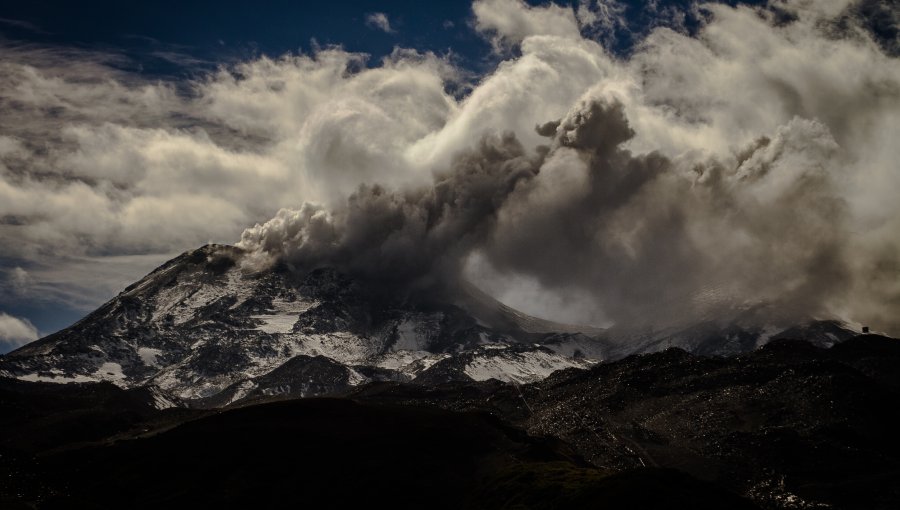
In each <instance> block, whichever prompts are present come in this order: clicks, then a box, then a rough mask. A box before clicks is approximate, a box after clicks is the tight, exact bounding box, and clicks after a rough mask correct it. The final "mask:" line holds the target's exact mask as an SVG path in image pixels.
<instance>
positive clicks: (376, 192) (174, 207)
mask: <svg viewBox="0 0 900 510" xmlns="http://www.w3.org/2000/svg"><path fill="white" fill-rule="evenodd" d="M7 4H9V5H4V6H3V7H0V52H2V56H0V68H2V69H0V352H4V351H8V350H10V349H13V348H15V347H17V346H19V345H22V344H23V343H26V342H28V341H31V340H34V339H36V338H38V337H40V336H42V335H46V334H49V333H51V332H53V331H56V330H58V329H60V328H63V327H65V326H67V325H69V324H71V323H73V322H74V321H76V320H78V319H79V318H80V317H82V316H84V315H85V314H86V313H88V312H90V311H91V310H93V309H95V308H96V307H97V306H99V305H100V304H102V303H103V302H104V301H106V300H108V299H110V298H111V297H113V296H114V295H115V294H117V293H118V292H119V291H121V290H122V289H123V288H124V287H125V286H127V285H128V284H130V283H132V282H133V281H135V280H137V279H139V278H140V277H141V276H143V275H144V274H146V273H147V272H149V271H150V270H152V269H153V268H154V267H156V266H158V265H159V264H161V263H162V262H164V261H165V260H167V259H169V258H171V257H173V256H175V255H177V254H178V253H181V252H184V251H186V250H190V249H193V248H196V247H198V246H200V245H202V244H205V243H208V242H219V243H229V244H234V243H238V242H239V243H240V245H241V246H242V247H244V248H245V249H247V250H248V251H251V252H252V253H255V254H257V256H256V257H253V260H256V261H257V263H258V264H259V265H260V266H261V267H262V266H263V265H265V264H266V263H270V262H271V261H272V260H275V259H281V260H288V261H291V262H292V263H295V264H297V265H298V266H303V265H314V264H336V265H343V266H344V267H345V268H346V269H347V270H349V271H357V272H359V273H360V274H375V273H379V274H384V273H385V272H390V274H391V275H392V278H394V279H395V280H397V281H402V282H405V283H404V285H406V284H408V283H409V282H412V281H420V280H421V279H422V278H423V275H425V274H440V275H443V276H444V277H447V278H460V277H462V278H467V279H470V280H472V281H476V282H478V284H479V285H480V286H481V287H482V288H484V289H485V290H486V291H488V292H490V293H491V294H493V295H495V296H496V297H498V298H500V299H501V300H503V301H504V302H506V303H507V304H510V305H511V306H514V307H517V308H519V309H522V310H523V311H526V312H528V313H532V314H535V315H539V316H542V317H546V318H550V319H555V320H561V321H565V322H585V323H591V324H596V325H609V324H612V323H615V322H617V321H622V320H632V319H633V317H634V316H635V315H643V316H647V315H653V316H664V315H667V314H668V315H678V314H683V313H684V306H685V305H684V303H690V304H691V307H692V308H691V310H693V311H696V310H707V308H704V307H707V303H709V302H715V303H718V304H722V303H728V306H735V304H736V303H737V304H746V303H756V302H779V303H781V306H782V307H784V308H790V309H792V310H796V313H797V315H798V316H816V317H825V316H835V317H840V318H844V319H846V320H851V321H855V322H865V323H866V324H872V325H873V326H874V328H875V329H877V330H883V331H889V332H897V331H898V322H897V321H898V319H896V318H895V317H896V316H897V314H896V312H897V311H898V309H900V279H898V276H900V256H898V244H900V214H898V212H900V211H898V204H900V200H898V199H900V197H898V196H897V195H898V193H900V191H898V190H900V175H898V174H900V171H898V169H897V167H896V164H895V162H896V161H898V160H900V154H898V150H900V149H898V145H897V144H896V143H895V139H896V136H897V133H898V132H900V130H898V128H900V63H898V53H900V37H898V31H897V27H898V11H900V8H898V5H897V3H896V2H894V1H870V0H866V1H850V0H824V1H817V2H811V1H807V0H773V1H770V2H765V1H755V2H727V3H703V4H699V3H696V2H692V1H689V0H678V1H668V2H667V1H663V0H659V1H653V2H623V1H615V0H590V1H588V0H584V1H576V2H568V3H549V2H540V3H539V2H532V3H530V4H529V3H525V2H522V1H520V0H476V1H474V2H438V3H427V2H379V3H373V2H332V3H306V2H237V1H230V2H229V1H224V2H223V1H218V2H190V3H186V2H153V3H147V4H150V5H124V4H122V3H121V2H116V3H113V2H103V1H98V2H82V3H79V4H75V3H72V2H58V1H57V2H47V1H32V2H16V3H7ZM598 140H600V141H598ZM676 304H677V305H676ZM707 311H708V310H707ZM692 313H694V312H692ZM697 313H699V312H697Z"/></svg>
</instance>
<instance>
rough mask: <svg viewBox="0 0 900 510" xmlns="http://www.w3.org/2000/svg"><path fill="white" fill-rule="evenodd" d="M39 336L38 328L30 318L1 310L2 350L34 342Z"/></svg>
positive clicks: (0, 336)
mask: <svg viewBox="0 0 900 510" xmlns="http://www.w3.org/2000/svg"><path fill="white" fill-rule="evenodd" d="M38 337H39V335H38V330H37V328H35V327H34V325H32V324H31V323H30V322H28V319H23V318H19V317H14V316H12V315H9V314H7V313H5V312H0V352H7V351H10V350H12V349H15V348H16V347H19V346H22V345H25V344H27V343H28V342H33V341H35V340H37V339H38Z"/></svg>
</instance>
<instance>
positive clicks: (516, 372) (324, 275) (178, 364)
mask: <svg viewBox="0 0 900 510" xmlns="http://www.w3.org/2000/svg"><path fill="white" fill-rule="evenodd" d="M242 257H243V253H242V252H241V251H240V250H239V249H237V248H234V247H230V246H220V245H210V246H206V247H203V248H201V249H198V250H195V251H192V252H189V253H185V254H183V255H181V256H179V257H177V258H175V259H173V260H172V261H169V262H168V263H166V264H164V265H163V266H161V267H160V268H158V269H156V270H155V271H154V272H153V273H151V274H149V275H148V276H146V277H145V278H143V279H142V280H140V281H139V282H137V283H135V284H134V285H132V286H130V287H128V288H127V289H125V291H123V292H122V293H121V294H120V295H119V296H117V297H116V298H114V299H113V300H111V301H110V302H108V303H106V304H105V305H103V306H102V307H100V308H99V309H98V310H97V311H95V312H94V313H92V314H90V315H89V316H88V317H86V318H85V319H83V320H82V321H80V322H78V323H77V324H75V325H74V326H72V327H70V328H68V329H66V330H63V331H61V332H59V333H56V334H53V335H50V336H48V337H46V338H44V339H41V340H39V341H37V342H34V343H32V344H29V345H26V346H25V347H23V348H21V349H19V350H17V351H15V352H13V353H10V354H9V355H8V356H6V357H5V358H4V359H3V360H2V362H0V376H7V377H16V378H19V379H24V380H40V381H52V382H89V381H110V382H113V383H114V384H117V385H119V386H122V387H137V386H143V385H153V386H155V387H158V388H160V389H161V390H163V391H165V392H167V393H168V394H170V395H172V396H173V397H177V398H179V399H184V400H198V401H199V400H203V401H209V402H216V403H218V404H221V403H229V402H233V401H236V400H239V399H241V398H244V397H246V396H248V395H257V394H275V393H291V394H298V395H304V396H306V395H315V394H322V393H328V392H333V391H337V390H340V389H341V388H343V387H347V386H352V385H356V384H361V383H363V382H366V381H371V380H397V381H411V380H413V379H415V378H416V377H417V376H418V375H419V374H420V373H421V372H423V371H426V370H428V369H429V368H431V367H432V366H433V365H435V364H436V363H439V362H441V361H442V360H445V359H447V358H449V357H454V356H459V355H460V354H461V353H468V354H467V359H468V358H471V359H472V363H473V367H479V366H480V367H491V368H490V369H487V368H473V369H472V373H473V374H475V375H474V376H473V379H479V378H486V376H485V375H479V374H491V375H492V376H494V377H496V378H498V379H506V380H518V381H525V380H534V379H536V378H539V377H542V376H545V375H547V374H549V372H550V371H552V369H553V368H554V367H556V368H563V367H571V366H583V365H585V364H587V363H588V362H586V361H584V360H576V359H573V358H572V354H573V353H574V352H575V351H576V350H578V348H579V347H578V346H581V349H583V350H592V351H595V352H599V350H600V348H599V344H598V345H597V347H596V348H594V349H589V348H586V347H585V346H584V345H582V344H585V345H589V344H590V343H591V342H592V340H591V339H590V338H589V337H587V336H585V335H583V334H580V333H576V332H575V330H574V329H573V328H572V327H566V326H562V325H559V327H558V328H557V329H558V331H557V332H556V333H555V334H553V333H551V331H550V330H552V329H553V325H554V323H550V322H547V321H540V320H538V319H533V318H529V317H527V316H524V315H522V314H518V313H517V312H515V311H513V310H510V309H506V308H505V307H503V308H501V307H502V305H500V304H499V303H496V302H494V303H496V305H494V306H495V307H496V309H495V310H491V306H492V304H491V302H490V298H488V297H486V296H483V295H477V294H475V293H474V292H463V293H461V294H460V296H459V297H458V298H456V299H454V300H453V301H455V304H449V303H446V304H444V303H438V304H435V303H433V302H431V303H427V304H425V303H421V302H410V301H409V300H407V301H404V302H399V301H398V302H392V300H391V299H385V297H384V296H377V298H376V297H373V296H372V295H371V294H370V293H369V292H368V289H366V288H364V287H363V286H362V285H360V283H359V282H356V281H351V280H349V279H347V278H345V277H344V276H342V275H340V274H338V273H337V272H335V271H333V270H329V269H320V270H315V271H312V272H309V273H306V274H298V273H297V272H294V271H290V270H288V269H287V268H284V267H275V268H273V269H271V270H267V271H264V272H261V273H255V274H254V273H250V272H247V271H245V270H243V269H242V268H241V264H240V262H241V259H242ZM473 296H475V297H474V298H473ZM470 309H471V310H475V311H476V312H477V313H478V314H479V315H478V316H477V317H476V316H475V315H474V314H473V313H471V312H469V311H468V310H470ZM523 324H524V325H526V326H527V325H531V327H530V328H528V327H522V325H523ZM535 325H537V326H535ZM540 343H548V344H551V347H553V348H555V349H556V351H559V352H556V351H554V350H550V349H546V348H539V347H538V345H535V344H540ZM569 344H571V345H569ZM482 345H494V346H497V347H499V350H497V351H494V350H490V351H488V350H484V351H482V350H479V349H478V347H479V346H482ZM511 345H514V346H515V347H516V352H515V354H514V355H511V357H510V360H508V361H506V362H504V363H500V364H496V363H494V362H493V361H490V360H493V359H494V358H496V355H497V353H498V352H501V351H503V350H504V349H505V348H506V346H511ZM529 351H533V354H528V352H529ZM479 353H482V355H483V356H484V357H485V359H484V360H483V361H482V362H479V361H478V357H479ZM289 362H290V363H289ZM479 363H480V364H479ZM217 396H218V397H217Z"/></svg>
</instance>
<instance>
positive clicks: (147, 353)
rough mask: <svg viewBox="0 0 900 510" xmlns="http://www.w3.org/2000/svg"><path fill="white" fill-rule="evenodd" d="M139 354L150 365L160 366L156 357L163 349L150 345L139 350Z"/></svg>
mask: <svg viewBox="0 0 900 510" xmlns="http://www.w3.org/2000/svg"><path fill="white" fill-rule="evenodd" d="M137 353H138V356H139V357H140V358H141V361H142V362H143V363H144V364H145V365H147V366H148V367H158V366H159V364H158V363H157V361H156V358H158V357H159V355H160V354H162V351H161V350H159V349H153V348H150V347H141V348H139V349H138V350H137Z"/></svg>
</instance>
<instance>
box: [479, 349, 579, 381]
mask: <svg viewBox="0 0 900 510" xmlns="http://www.w3.org/2000/svg"><path fill="white" fill-rule="evenodd" d="M587 365H588V363H587V362H583V361H578V360H574V359H570V358H565V357H563V356H560V355H558V354H555V353H549V352H545V351H543V350H536V351H525V352H507V351H498V352H497V353H496V354H494V353H488V352H485V353H484V354H483V355H479V356H476V357H475V358H474V359H473V360H472V361H471V362H470V363H469V364H468V365H466V368H465V370H464V372H465V374H466V375H467V376H469V377H471V378H472V379H473V380H476V381H487V380H488V379H496V380H498V381H503V382H515V383H519V384H523V383H529V382H534V381H539V380H541V379H544V378H546V377H547V376H549V375H550V374H552V373H553V372H555V371H557V370H562V369H565V368H584V367H585V366H587Z"/></svg>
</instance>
